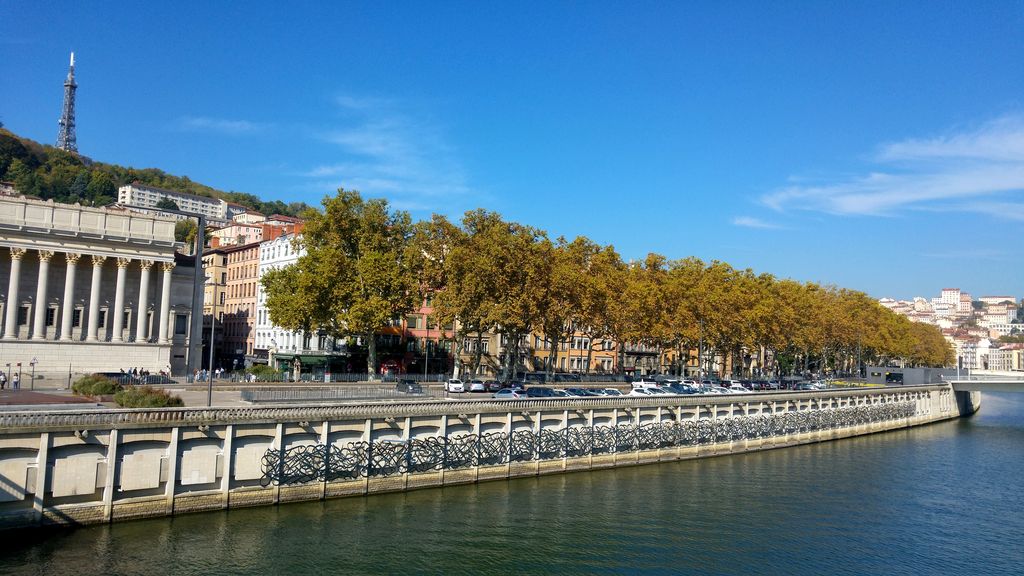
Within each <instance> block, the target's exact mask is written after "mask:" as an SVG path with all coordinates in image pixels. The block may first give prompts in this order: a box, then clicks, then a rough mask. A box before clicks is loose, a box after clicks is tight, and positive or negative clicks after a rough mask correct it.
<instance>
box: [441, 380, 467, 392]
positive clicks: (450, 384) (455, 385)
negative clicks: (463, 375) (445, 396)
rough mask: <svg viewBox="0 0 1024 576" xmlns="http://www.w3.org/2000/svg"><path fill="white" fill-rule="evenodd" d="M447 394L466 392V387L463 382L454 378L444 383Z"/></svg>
mask: <svg viewBox="0 0 1024 576" xmlns="http://www.w3.org/2000/svg"><path fill="white" fill-rule="evenodd" d="M444 391H445V392H465V391H466V386H465V384H463V383H462V380H459V379H458V378H452V379H450V380H448V381H447V382H445V383H444Z"/></svg>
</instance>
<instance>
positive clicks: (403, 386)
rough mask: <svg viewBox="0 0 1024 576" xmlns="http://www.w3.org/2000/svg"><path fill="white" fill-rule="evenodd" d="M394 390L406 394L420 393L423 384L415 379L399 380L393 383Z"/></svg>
mask: <svg viewBox="0 0 1024 576" xmlns="http://www.w3.org/2000/svg"><path fill="white" fill-rule="evenodd" d="M395 390H398V391H399V392H404V393H406V394H422V393H423V386H420V383H419V382H417V381H415V380H399V381H398V384H395Z"/></svg>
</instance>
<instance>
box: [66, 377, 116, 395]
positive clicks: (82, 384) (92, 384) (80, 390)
mask: <svg viewBox="0 0 1024 576" xmlns="http://www.w3.org/2000/svg"><path fill="white" fill-rule="evenodd" d="M120 390H121V385H120V384H118V383H117V382H114V381H113V380H111V379H110V378H107V377H106V376H99V375H96V374H92V375H90V376H82V377H81V378H79V379H78V380H75V383H74V384H72V385H71V391H72V392H74V393H75V395H77V396H102V395H104V394H116V393H117V392H118V391H120Z"/></svg>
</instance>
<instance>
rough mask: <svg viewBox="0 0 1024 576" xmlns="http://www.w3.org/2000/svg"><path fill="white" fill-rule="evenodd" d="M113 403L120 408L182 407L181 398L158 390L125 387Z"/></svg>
mask: <svg viewBox="0 0 1024 576" xmlns="http://www.w3.org/2000/svg"><path fill="white" fill-rule="evenodd" d="M114 402H117V405H118V406H120V407H122V408H171V407H179V406H184V405H185V403H184V402H182V401H181V396H174V395H172V394H170V393H169V392H167V391H166V390H160V389H159V388H139V387H137V386H127V387H125V388H124V389H123V390H121V391H120V392H118V393H117V394H115V395H114Z"/></svg>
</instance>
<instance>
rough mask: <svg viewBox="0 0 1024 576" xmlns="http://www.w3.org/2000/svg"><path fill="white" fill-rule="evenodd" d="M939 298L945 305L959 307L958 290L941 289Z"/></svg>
mask: <svg viewBox="0 0 1024 576" xmlns="http://www.w3.org/2000/svg"><path fill="white" fill-rule="evenodd" d="M941 294H942V295H941V296H940V298H941V299H942V301H943V302H945V303H946V304H952V305H953V306H959V305H960V289H959V288H943V289H942V292H941Z"/></svg>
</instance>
